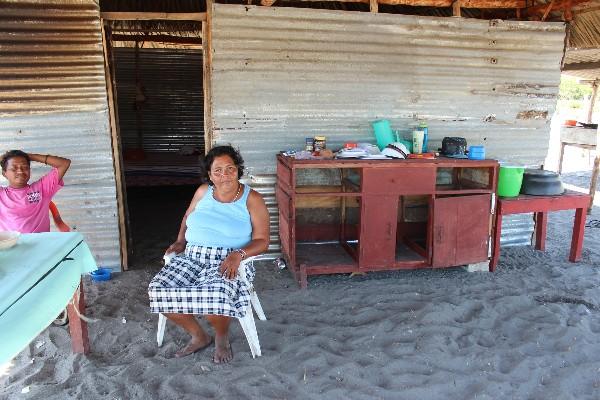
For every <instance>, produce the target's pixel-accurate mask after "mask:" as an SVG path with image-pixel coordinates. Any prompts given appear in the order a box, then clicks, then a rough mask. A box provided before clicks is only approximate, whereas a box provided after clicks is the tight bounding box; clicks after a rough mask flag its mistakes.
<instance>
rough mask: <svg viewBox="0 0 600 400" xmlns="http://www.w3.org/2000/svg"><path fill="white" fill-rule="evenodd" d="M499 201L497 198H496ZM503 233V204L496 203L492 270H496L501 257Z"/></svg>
mask: <svg viewBox="0 0 600 400" xmlns="http://www.w3.org/2000/svg"><path fill="white" fill-rule="evenodd" d="M496 201H497V200H496ZM501 233H502V204H500V202H497V203H496V218H495V223H494V238H493V240H494V245H493V247H492V259H491V260H490V272H494V271H495V270H496V266H497V265H498V259H499V258H500V236H501Z"/></svg>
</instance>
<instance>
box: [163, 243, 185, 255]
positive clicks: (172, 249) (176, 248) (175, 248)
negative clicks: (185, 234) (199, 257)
mask: <svg viewBox="0 0 600 400" xmlns="http://www.w3.org/2000/svg"><path fill="white" fill-rule="evenodd" d="M184 250H185V240H178V241H176V242H175V243H173V244H172V245H170V246H169V248H168V249H167V251H165V254H169V253H175V254H179V253H183V251H184Z"/></svg>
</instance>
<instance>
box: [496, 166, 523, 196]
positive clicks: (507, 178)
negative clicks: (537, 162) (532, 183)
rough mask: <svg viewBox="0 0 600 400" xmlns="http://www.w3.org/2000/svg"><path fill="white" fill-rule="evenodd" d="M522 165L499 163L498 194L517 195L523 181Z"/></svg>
mask: <svg viewBox="0 0 600 400" xmlns="http://www.w3.org/2000/svg"><path fill="white" fill-rule="evenodd" d="M524 171H525V168H524V167H518V166H514V165H501V166H500V173H499V174H498V196H501V197H517V196H518V195H519V192H520V191H521V184H522V183H523V172H524Z"/></svg>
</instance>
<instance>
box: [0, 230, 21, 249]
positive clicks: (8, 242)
mask: <svg viewBox="0 0 600 400" xmlns="http://www.w3.org/2000/svg"><path fill="white" fill-rule="evenodd" d="M20 235H21V234H20V233H19V232H0V250H4V249H9V248H11V247H13V246H14V245H15V244H17V240H19V236H20Z"/></svg>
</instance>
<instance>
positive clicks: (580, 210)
mask: <svg viewBox="0 0 600 400" xmlns="http://www.w3.org/2000/svg"><path fill="white" fill-rule="evenodd" d="M590 199H591V196H590V195H588V194H581V193H575V192H567V193H565V194H563V195H562V196H528V195H520V196H518V197H514V198H510V199H508V198H507V199H504V198H500V199H498V210H497V216H496V228H495V230H494V236H495V240H494V253H493V256H492V260H491V261H490V271H492V272H493V271H494V270H495V268H496V266H497V265H498V259H499V257H500V235H501V233H502V216H503V215H509V214H520V213H528V212H535V213H538V215H539V214H544V216H543V217H539V218H542V219H543V220H545V219H546V218H547V217H546V215H545V214H546V213H548V212H549V211H559V210H573V209H574V210H575V218H574V221H573V235H572V236H571V249H570V253H569V261H571V262H575V261H577V260H579V258H580V257H581V249H582V247H583V233H584V229H585V209H586V208H587V206H588V205H589V202H590ZM537 222H538V228H541V229H542V230H543V232H539V233H538V232H536V248H541V249H543V248H544V242H543V240H542V239H543V238H545V236H546V235H545V230H546V227H545V225H546V224H547V222H546V221H541V222H542V223H541V224H540V221H539V219H538V221H537ZM542 234H543V238H542V237H541V236H542ZM538 236H540V237H538Z"/></svg>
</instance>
